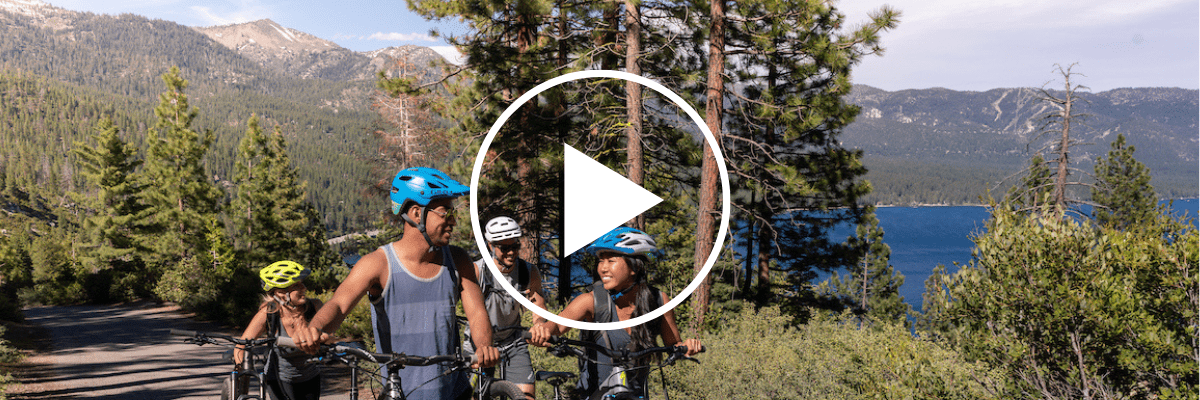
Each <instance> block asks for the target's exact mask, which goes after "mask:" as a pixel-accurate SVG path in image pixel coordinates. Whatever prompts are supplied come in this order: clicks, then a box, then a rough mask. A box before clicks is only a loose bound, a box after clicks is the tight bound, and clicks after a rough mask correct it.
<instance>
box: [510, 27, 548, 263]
mask: <svg viewBox="0 0 1200 400" xmlns="http://www.w3.org/2000/svg"><path fill="white" fill-rule="evenodd" d="M532 19H533V17H532V16H529V15H526V14H519V15H518V16H517V18H516V24H517V28H516V30H515V32H514V34H515V36H516V37H515V41H516V45H517V54H518V57H519V59H520V60H522V61H524V60H527V59H528V57H527V56H526V53H528V52H529V47H530V46H532V45H533V41H534V40H535V35H536V29H535V28H534V25H533V21H532ZM518 68H528V67H518ZM518 76H527V75H526V74H522V73H518ZM514 83H515V84H516V85H517V88H516V89H517V92H524V91H525V90H526V89H528V88H527V87H525V82H514ZM514 95H515V93H514ZM531 112H532V111H531V110H530V109H528V108H526V107H521V109H520V110H518V111H517V112H516V115H517V121H518V123H519V124H520V125H518V126H528V125H529V120H530V113H531ZM517 149H518V151H517V157H518V160H517V180H518V182H521V184H522V185H526V186H528V185H531V184H532V182H534V180H535V177H534V176H533V167H532V165H531V163H532V162H534V161H533V160H531V157H533V156H534V151H533V149H532V148H531V146H530V143H528V141H524V140H522V141H521V143H520V144H519V145H517ZM520 193H521V194H520V197H521V198H520V204H521V209H520V210H518V211H517V213H518V214H519V215H520V219H521V228H522V230H523V231H524V233H525V234H524V235H521V240H522V241H523V242H524V243H522V246H521V258H522V259H525V260H532V261H533V263H534V264H537V265H539V266H540V265H541V260H542V257H541V254H540V252H539V251H538V250H539V249H538V239H540V238H541V229H540V228H541V227H540V225H541V224H539V223H536V222H537V220H538V215H537V210H538V209H537V203H536V199H535V198H534V193H533V192H531V191H527V190H522V191H521V192H520Z"/></svg>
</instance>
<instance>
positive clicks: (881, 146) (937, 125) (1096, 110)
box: [842, 81, 1200, 204]
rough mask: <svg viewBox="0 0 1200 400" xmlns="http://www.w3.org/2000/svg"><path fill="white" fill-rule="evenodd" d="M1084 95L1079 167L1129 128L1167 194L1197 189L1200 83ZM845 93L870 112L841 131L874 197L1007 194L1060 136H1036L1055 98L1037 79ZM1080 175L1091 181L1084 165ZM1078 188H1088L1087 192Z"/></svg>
mask: <svg viewBox="0 0 1200 400" xmlns="http://www.w3.org/2000/svg"><path fill="white" fill-rule="evenodd" d="M1084 84H1086V81H1085V82H1084ZM1050 93H1056V92H1054V91H1050ZM1080 94H1081V98H1082V99H1083V100H1084V102H1083V103H1082V104H1081V107H1082V113H1083V114H1086V117H1085V118H1084V119H1082V122H1083V124H1082V125H1080V126H1076V127H1074V129H1072V133H1071V134H1072V137H1074V138H1077V139H1079V140H1080V141H1081V142H1082V143H1081V145H1079V146H1078V147H1074V148H1072V154H1071V157H1072V160H1073V161H1077V164H1076V165H1074V167H1075V168H1078V169H1080V170H1082V171H1090V170H1091V169H1092V162H1093V161H1094V160H1095V158H1096V157H1097V156H1099V155H1101V154H1104V153H1105V152H1106V151H1108V148H1109V144H1110V143H1112V141H1113V140H1115V139H1116V137H1117V134H1124V135H1125V137H1126V138H1127V139H1128V141H1129V143H1130V144H1132V145H1134V146H1135V147H1136V148H1137V158H1138V159H1139V160H1141V161H1143V162H1144V163H1145V164H1146V165H1147V166H1148V167H1149V168H1150V170H1151V173H1152V175H1153V177H1154V185H1155V187H1156V188H1157V189H1158V194H1159V196H1160V197H1165V198H1178V197H1194V196H1196V194H1197V179H1196V176H1197V174H1198V170H1197V162H1198V160H1200V154H1198V150H1197V140H1198V139H1200V135H1198V134H1197V132H1198V129H1200V121H1198V119H1200V104H1198V103H1200V95H1198V94H1197V91H1196V90H1187V89H1178V88H1125V89H1116V90H1110V91H1105V92H1099V93H1086V92H1081V93H1080ZM847 100H848V101H850V102H853V103H854V104H856V105H858V106H860V107H862V113H861V114H859V116H858V119H857V120H855V122H854V123H853V124H851V125H850V126H848V127H847V128H846V131H845V135H843V136H842V140H843V141H844V143H845V144H846V145H847V146H848V147H856V148H861V149H863V150H864V151H865V156H864V159H865V162H866V164H867V166H868V167H869V168H870V169H871V172H870V173H869V174H868V179H869V180H871V182H872V183H873V185H874V188H875V191H874V193H872V194H871V195H870V196H869V200H870V201H873V202H882V203H891V204H916V203H943V204H961V203H974V202H978V201H979V197H980V196H981V195H983V194H984V191H985V190H986V189H990V188H993V187H995V186H997V184H1000V185H999V186H1000V187H999V192H1001V193H1002V192H1003V190H1004V188H1006V187H1007V186H1009V185H1011V184H1013V183H1015V182H1001V181H1002V180H1003V179H1004V178H1005V177H1007V176H1009V175H1012V174H1014V173H1017V172H1018V171H1020V169H1021V168H1023V167H1024V166H1025V165H1026V162H1027V161H1028V160H1029V158H1030V156H1031V155H1032V152H1034V151H1037V150H1039V149H1041V148H1043V147H1044V146H1045V145H1046V142H1047V141H1048V140H1049V139H1053V137H1049V138H1046V137H1043V138H1041V139H1040V140H1035V138H1036V136H1037V133H1038V132H1039V128H1040V126H1039V121H1040V118H1041V116H1042V115H1044V114H1045V113H1046V112H1047V111H1050V105H1049V104H1048V103H1045V102H1042V101H1040V100H1039V91H1038V90H1037V89H1033V88H1016V89H994V90H989V91H986V92H961V91H953V90H948V89H924V90H903V91H896V92H887V91H883V90H880V89H876V88H872V87H869V86H861V85H860V86H855V88H854V91H853V92H852V93H851V95H850V96H848V97H847ZM1076 149H1078V150H1076ZM1079 179H1082V180H1084V181H1090V178H1089V177H1086V176H1084V175H1082V174H1081V175H1080V178H1079ZM1077 195H1078V196H1084V197H1086V192H1085V191H1081V192H1079V193H1077Z"/></svg>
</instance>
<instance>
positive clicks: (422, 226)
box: [400, 204, 438, 253]
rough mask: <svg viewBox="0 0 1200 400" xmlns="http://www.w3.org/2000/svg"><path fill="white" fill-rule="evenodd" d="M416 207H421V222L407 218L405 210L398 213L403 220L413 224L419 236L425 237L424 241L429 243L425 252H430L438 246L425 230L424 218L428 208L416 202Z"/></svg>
mask: <svg viewBox="0 0 1200 400" xmlns="http://www.w3.org/2000/svg"><path fill="white" fill-rule="evenodd" d="M417 207H420V208H421V223H417V222H416V221H413V220H412V218H409V217H408V213H407V212H405V213H404V214H402V215H400V218H403V219H404V222H407V223H409V224H412V226H415V227H416V228H417V230H418V231H420V232H421V236H423V237H425V243H428V244H429V250H427V251H426V252H427V253H432V252H433V251H434V250H437V248H438V246H435V245H434V244H433V240H432V239H430V238H429V233H428V232H425V220H426V218H428V217H429V208H426V207H425V206H422V205H420V204H418V205H417Z"/></svg>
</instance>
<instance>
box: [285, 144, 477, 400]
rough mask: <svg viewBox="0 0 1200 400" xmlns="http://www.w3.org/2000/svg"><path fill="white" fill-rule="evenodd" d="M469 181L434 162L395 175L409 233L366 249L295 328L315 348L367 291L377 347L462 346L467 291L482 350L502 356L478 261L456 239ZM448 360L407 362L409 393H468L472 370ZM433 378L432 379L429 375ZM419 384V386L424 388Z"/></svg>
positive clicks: (395, 193)
mask: <svg viewBox="0 0 1200 400" xmlns="http://www.w3.org/2000/svg"><path fill="white" fill-rule="evenodd" d="M467 192H469V188H467V187H466V186H464V185H462V184H460V183H458V182H456V181H454V180H453V179H450V178H449V177H448V176H447V175H446V174H444V173H442V172H441V171H438V170H435V169H432V168H409V169H406V170H403V171H400V173H398V174H396V177H395V179H393V180H392V193H391V198H392V212H393V213H395V214H399V215H400V216H401V218H402V219H403V220H404V221H405V225H404V236H403V237H401V238H400V240H398V241H395V242H392V243H388V244H386V245H383V246H382V247H380V248H379V249H378V250H376V251H374V252H371V253H370V254H367V255H366V256H363V257H362V259H360V260H359V261H358V263H356V264H355V265H354V268H352V269H351V270H350V274H349V275H348V276H346V279H345V280H344V281H342V283H341V285H339V286H338V288H337V291H335V292H334V294H333V298H331V299H330V300H329V302H327V303H325V306H324V307H321V309H320V310H319V311H318V312H317V315H316V316H314V317H313V319H312V321H311V322H310V323H309V326H308V329H305V330H302V331H301V332H299V334H297V335H296V337H295V340H296V342H297V344H298V345H299V346H300V348H301V349H303V350H305V351H308V352H310V353H315V352H316V351H317V350H318V348H319V347H318V346H319V344H320V343H321V341H323V340H327V339H328V338H329V335H328V333H329V332H333V331H334V330H336V329H337V327H338V326H340V325H341V323H342V320H343V319H345V317H346V314H348V313H349V312H350V310H352V309H354V306H355V305H357V304H358V301H359V300H361V299H362V297H363V295H368V296H369V299H370V302H371V305H372V308H371V322H372V325H373V328H374V332H375V344H376V350H377V351H379V352H384V353H405V354H408V355H414V356H433V355H441V354H454V353H456V352H457V351H458V325H457V319H456V318H455V315H454V310H455V304H456V302H457V300H458V299H460V298H461V299H462V304H463V311H464V312H465V313H466V314H467V320H468V322H469V324H470V335H471V338H472V339H473V342H474V345H475V346H474V347H475V354H476V356H478V360H479V364H478V366H482V367H491V366H493V365H495V364H496V361H497V360H498V358H499V353H498V352H497V350H496V348H495V347H493V345H492V326H491V323H490V322H489V320H488V315H487V310H486V309H485V307H484V304H483V294H482V293H481V292H480V289H479V281H478V277H477V275H476V273H475V266H474V264H473V263H472V262H471V259H470V256H468V255H467V253H466V252H465V251H463V249H461V248H458V247H454V246H450V245H449V243H450V234H451V233H452V232H453V231H454V227H455V225H457V218H456V216H455V214H454V205H453V200H454V199H455V198H457V197H459V196H462V195H464V194H466V193H467ZM445 372H446V370H445V367H440V366H428V367H411V368H404V369H402V370H400V379H401V382H402V385H403V388H402V389H403V391H404V393H410V392H411V393H412V394H410V395H408V398H409V399H457V398H462V397H463V396H465V395H469V394H470V393H469V392H470V391H469V390H467V389H469V387H470V386H469V385H468V383H467V377H466V374H465V373H464V372H463V371H459V373H454V374H450V375H447V376H442V374H443V373H445ZM427 382H428V383H427ZM418 386H419V388H418Z"/></svg>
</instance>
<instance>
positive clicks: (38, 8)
mask: <svg viewBox="0 0 1200 400" xmlns="http://www.w3.org/2000/svg"><path fill="white" fill-rule="evenodd" d="M0 14H10V16H12V17H15V18H17V19H18V20H25V21H27V22H32V23H34V24H35V25H42V26H46V27H49V28H51V29H56V30H57V29H66V28H70V27H71V22H70V21H69V18H70V17H71V16H72V15H73V14H75V12H73V11H68V10H64V9H61V8H58V7H54V6H52V5H50V4H48V3H46V2H43V1H39V0H0ZM0 17H3V15H0ZM0 20H2V18H0Z"/></svg>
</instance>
